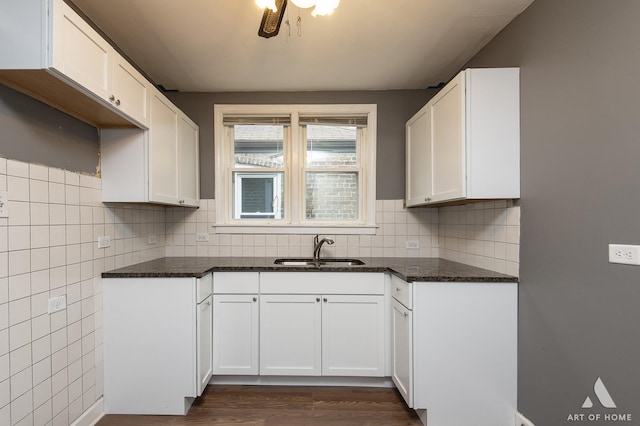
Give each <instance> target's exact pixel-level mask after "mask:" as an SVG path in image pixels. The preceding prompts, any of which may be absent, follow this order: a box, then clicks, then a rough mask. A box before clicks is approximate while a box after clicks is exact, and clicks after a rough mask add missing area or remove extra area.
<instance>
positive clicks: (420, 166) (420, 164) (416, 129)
mask: <svg viewBox="0 0 640 426" xmlns="http://www.w3.org/2000/svg"><path fill="white" fill-rule="evenodd" d="M406 168H407V170H406V173H407V174H406V191H407V193H406V200H407V206H409V207H410V206H416V205H420V204H424V203H427V202H429V201H431V184H432V181H431V107H430V105H426V106H425V107H424V108H422V109H421V110H420V111H418V113H417V114H416V115H414V116H413V117H412V118H411V119H410V120H409V121H408V122H407V126H406Z"/></svg>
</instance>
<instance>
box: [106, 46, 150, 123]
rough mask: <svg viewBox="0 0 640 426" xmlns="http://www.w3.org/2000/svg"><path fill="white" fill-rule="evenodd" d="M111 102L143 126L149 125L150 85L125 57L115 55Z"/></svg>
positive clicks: (112, 70) (112, 71)
mask: <svg viewBox="0 0 640 426" xmlns="http://www.w3.org/2000/svg"><path fill="white" fill-rule="evenodd" d="M113 56H114V58H113V59H114V60H113V61H112V62H113V67H112V69H111V93H110V94H109V101H111V104H112V105H114V106H115V107H116V108H118V109H119V110H121V111H122V112H124V113H125V114H127V115H128V116H129V117H131V118H133V119H134V120H136V121H137V122H138V123H140V124H141V125H143V126H147V125H148V124H149V83H148V82H147V80H146V79H145V78H144V77H143V76H142V74H140V73H139V72H138V71H137V70H136V69H135V68H133V66H131V64H129V63H128V62H127V61H126V60H125V59H124V58H123V57H121V56H120V55H118V54H114V55H113Z"/></svg>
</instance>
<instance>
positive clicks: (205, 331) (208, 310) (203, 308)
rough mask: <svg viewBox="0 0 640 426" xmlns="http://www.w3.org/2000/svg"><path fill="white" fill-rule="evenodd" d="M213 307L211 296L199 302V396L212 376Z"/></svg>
mask: <svg viewBox="0 0 640 426" xmlns="http://www.w3.org/2000/svg"><path fill="white" fill-rule="evenodd" d="M212 308H213V307H212V306H211V296H209V297H207V298H206V299H205V300H203V301H202V303H199V304H198V318H197V329H198V330H197V333H198V342H197V346H198V348H197V356H198V359H197V363H198V396H200V395H202V392H203V391H204V389H205V388H206V387H207V383H209V379H210V378H211V372H212V364H211V349H212V346H211V343H212V339H211V324H212V320H213V309H212Z"/></svg>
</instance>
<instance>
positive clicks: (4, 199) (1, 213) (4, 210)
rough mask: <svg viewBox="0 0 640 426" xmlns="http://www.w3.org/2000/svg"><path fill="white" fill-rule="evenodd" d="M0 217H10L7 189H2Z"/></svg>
mask: <svg viewBox="0 0 640 426" xmlns="http://www.w3.org/2000/svg"><path fill="white" fill-rule="evenodd" d="M0 217H9V200H8V196H7V191H0Z"/></svg>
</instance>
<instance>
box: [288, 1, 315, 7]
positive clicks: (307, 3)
mask: <svg viewBox="0 0 640 426" xmlns="http://www.w3.org/2000/svg"><path fill="white" fill-rule="evenodd" d="M291 3H293V4H295V5H296V6H298V7H299V8H300V9H306V8H308V7H311V6H313V5H314V4H316V3H317V2H316V0H291Z"/></svg>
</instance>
